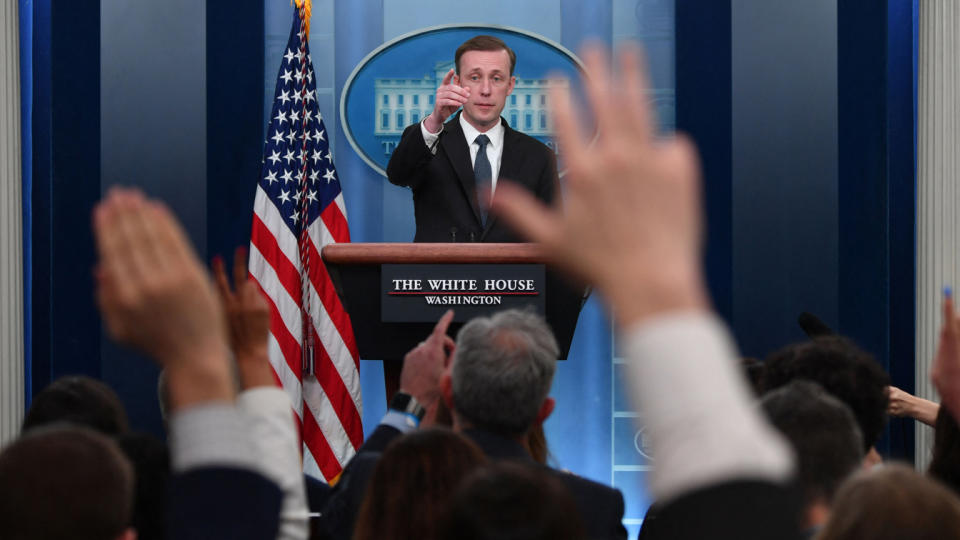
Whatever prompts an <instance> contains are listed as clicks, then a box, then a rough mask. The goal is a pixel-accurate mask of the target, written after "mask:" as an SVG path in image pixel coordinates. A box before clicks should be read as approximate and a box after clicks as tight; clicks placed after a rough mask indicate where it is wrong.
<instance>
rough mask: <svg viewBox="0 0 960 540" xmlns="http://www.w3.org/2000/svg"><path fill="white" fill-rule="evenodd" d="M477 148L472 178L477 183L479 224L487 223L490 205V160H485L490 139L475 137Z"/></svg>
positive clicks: (484, 136)
mask: <svg viewBox="0 0 960 540" xmlns="http://www.w3.org/2000/svg"><path fill="white" fill-rule="evenodd" d="M473 142H475V143H477V146H479V147H480V149H479V150H477V159H475V160H474V161H473V178H474V179H475V180H476V181H477V206H478V207H479V208H480V219H481V222H482V223H483V224H484V225H486V223H487V207H488V206H489V205H490V196H491V195H492V194H491V193H490V186H491V184H492V182H493V169H491V167H490V160H489V159H487V144H488V143H489V142H490V139H489V138H488V137H487V136H486V135H483V134H482V133H481V134H480V135H477V138H476V139H474V141H473Z"/></svg>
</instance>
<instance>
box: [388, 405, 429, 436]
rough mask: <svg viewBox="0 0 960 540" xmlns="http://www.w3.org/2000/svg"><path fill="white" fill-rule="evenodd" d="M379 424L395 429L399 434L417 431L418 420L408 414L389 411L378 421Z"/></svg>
mask: <svg viewBox="0 0 960 540" xmlns="http://www.w3.org/2000/svg"><path fill="white" fill-rule="evenodd" d="M380 423H381V424H386V425H388V426H390V427H393V428H396V429H397V430H399V431H400V433H408V432H410V431H413V430H415V429H417V427H418V426H419V425H420V420H419V419H417V417H416V416H414V415H412V414H410V413H405V412H400V411H395V410H393V409H391V410H389V411H387V414H385V415H384V416H383V419H382V420H380Z"/></svg>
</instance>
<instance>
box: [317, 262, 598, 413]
mask: <svg viewBox="0 0 960 540" xmlns="http://www.w3.org/2000/svg"><path fill="white" fill-rule="evenodd" d="M321 257H322V259H323V261H324V264H325V265H326V268H327V272H328V273H329V274H330V278H331V280H332V281H333V284H334V286H335V287H336V289H337V294H338V295H339V296H340V300H341V302H342V303H343V306H344V308H345V309H346V310H347V313H348V314H349V315H350V321H351V323H352V325H353V334H354V338H355V339H356V341H357V348H358V350H359V353H360V358H362V359H365V360H383V361H384V362H383V372H384V382H385V385H386V390H387V399H388V401H389V399H390V397H391V396H392V395H393V393H394V392H395V391H396V389H397V385H398V384H399V377H400V368H401V367H402V362H401V360H402V359H403V357H404V355H406V353H407V352H408V351H410V349H412V348H414V347H416V346H417V344H418V343H420V342H421V341H422V340H423V339H424V338H426V337H427V336H428V335H429V334H430V332H431V331H432V330H433V326H434V324H435V322H436V320H437V319H439V317H440V315H441V314H442V313H443V312H444V311H446V309H447V307H452V308H453V309H454V311H455V312H456V311H457V309H458V307H457V306H456V305H452V306H441V307H437V308H436V309H435V312H436V315H435V316H431V317H430V318H429V319H423V320H420V321H401V320H397V319H398V317H397V316H396V314H395V313H394V315H393V316H392V318H391V317H387V318H385V317H384V313H383V311H382V309H381V308H382V306H383V305H384V302H385V301H394V300H393V299H387V297H388V296H389V295H400V294H412V295H416V294H420V293H400V292H395V291H389V290H386V289H387V288H388V287H387V285H386V284H385V283H384V270H385V269H386V270H387V271H388V272H389V271H392V270H393V269H396V268H402V269H414V270H415V271H416V270H420V269H422V270H423V271H427V272H432V275H434V276H441V277H442V275H443V273H444V272H446V271H447V269H455V268H459V269H460V270H462V269H464V268H467V269H469V268H473V267H474V266H463V265H476V266H475V267H476V268H477V269H478V270H480V269H483V270H484V271H485V272H486V274H485V277H491V276H492V278H496V277H498V276H497V275H496V274H497V272H498V268H503V269H504V272H505V273H506V272H507V269H511V270H515V269H517V268H520V269H523V268H527V267H529V268H530V269H532V270H534V271H536V270H537V269H538V267H539V268H542V269H543V282H542V283H541V284H539V285H538V290H537V295H538V296H541V300H540V301H541V302H542V308H543V313H544V315H545V317H546V320H547V323H548V324H549V325H550V327H551V328H552V329H553V332H554V335H555V336H556V338H557V343H558V345H559V347H560V359H564V358H566V357H567V354H568V353H569V351H570V342H571V340H572V339H573V332H574V330H575V329H576V326H577V319H578V318H579V316H580V308H581V307H582V305H583V302H584V300H585V298H586V289H585V288H584V287H577V286H574V285H572V284H571V283H570V282H569V281H567V280H566V279H564V278H561V277H559V276H558V275H557V274H556V273H555V272H553V271H551V270H550V269H549V267H548V266H547V264H546V258H545V256H544V253H543V250H542V249H541V248H540V246H538V245H536V244H481V243H470V244H466V243H465V244H457V243H444V244H440V243H437V244H428V243H423V244H412V243H411V244H407V243H367V244H362V243H352V244H330V245H327V246H326V247H324V248H323V251H322V253H321ZM491 272H492V273H493V274H491ZM482 281H487V280H482ZM497 281H498V282H500V281H501V280H497ZM423 294H426V293H423ZM448 294H470V293H448ZM476 294H494V293H482V292H481V293H476ZM503 294H507V295H510V294H512V295H520V294H524V295H531V293H529V292H527V293H522V292H505V293H503ZM532 296H533V295H531V297H532ZM510 300H513V301H516V299H514V298H510ZM408 305H416V306H417V309H418V310H422V309H424V306H422V305H420V304H419V303H414V304H408ZM399 309H401V310H402V309H403V308H402V307H401V308H399ZM470 309H471V310H472V311H473V312H477V311H478V309H477V308H474V307H472V306H471V308H470ZM499 309H504V307H503V306H499V305H489V306H483V307H482V308H479V311H483V312H486V313H494V312H496V311H498V310H499ZM392 311H394V312H395V311H396V309H393V310H392ZM403 315H404V314H403V313H401V314H400V317H399V318H400V319H403V318H404V317H403ZM458 319H459V320H458ZM454 321H455V322H454V323H452V324H451V325H450V329H449V331H448V332H449V334H450V336H451V337H456V333H457V332H458V331H459V330H460V328H461V327H462V326H463V322H464V321H463V320H462V318H460V317H458V318H456V319H454Z"/></svg>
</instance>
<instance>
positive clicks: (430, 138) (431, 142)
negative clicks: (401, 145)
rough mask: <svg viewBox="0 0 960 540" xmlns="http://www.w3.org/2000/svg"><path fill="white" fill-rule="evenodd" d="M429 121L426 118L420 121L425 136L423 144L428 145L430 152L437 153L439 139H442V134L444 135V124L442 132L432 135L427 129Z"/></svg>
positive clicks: (441, 128)
mask: <svg viewBox="0 0 960 540" xmlns="http://www.w3.org/2000/svg"><path fill="white" fill-rule="evenodd" d="M426 122H427V119H426V118H424V119H423V120H421V121H420V133H422V134H423V143H424V144H426V145H427V148H429V149H430V152H432V153H434V154H436V153H437V139H439V138H440V134H441V133H443V124H440V131H438V132H436V133H430V130H428V129H427V123H426Z"/></svg>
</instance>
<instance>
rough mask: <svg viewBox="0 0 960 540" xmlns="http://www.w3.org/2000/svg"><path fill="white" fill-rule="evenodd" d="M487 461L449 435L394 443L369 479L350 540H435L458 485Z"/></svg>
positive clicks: (419, 435)
mask: <svg viewBox="0 0 960 540" xmlns="http://www.w3.org/2000/svg"><path fill="white" fill-rule="evenodd" d="M486 461H487V459H486V457H484V455H483V452H481V451H480V448H478V447H477V446H476V445H475V444H474V443H472V442H471V441H469V440H467V439H466V438H465V437H463V436H462V435H459V434H457V433H454V432H453V431H450V430H447V429H440V428H437V429H428V430H422V431H414V432H412V433H409V434H407V435H404V436H402V437H400V438H398V439H396V440H394V441H393V442H391V443H390V445H389V446H388V447H387V449H386V450H385V451H384V452H383V456H382V457H381V458H380V459H379V460H378V461H377V465H376V467H375V468H374V471H373V475H372V476H371V477H370V483H369V486H368V488H367V490H366V498H365V499H364V501H363V504H362V506H361V507H360V512H359V514H358V516H357V520H356V523H357V526H356V529H355V531H354V535H353V538H354V540H374V539H377V538H396V539H421V538H422V539H425V540H430V539H432V538H436V537H437V536H436V534H437V526H438V523H439V521H440V517H441V516H442V515H443V513H444V512H445V510H446V508H447V505H448V504H449V503H450V498H451V497H452V496H453V493H454V490H455V489H456V487H457V485H458V484H459V482H460V481H461V480H462V479H463V478H464V477H465V476H466V475H467V474H468V473H469V472H471V471H472V470H474V469H475V468H476V467H478V466H480V465H482V464H484V463H486Z"/></svg>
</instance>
